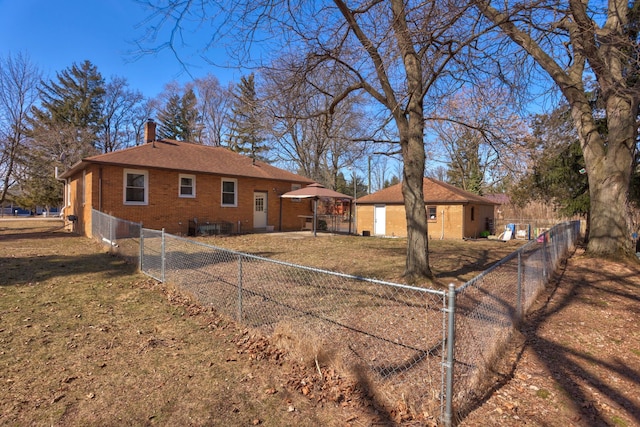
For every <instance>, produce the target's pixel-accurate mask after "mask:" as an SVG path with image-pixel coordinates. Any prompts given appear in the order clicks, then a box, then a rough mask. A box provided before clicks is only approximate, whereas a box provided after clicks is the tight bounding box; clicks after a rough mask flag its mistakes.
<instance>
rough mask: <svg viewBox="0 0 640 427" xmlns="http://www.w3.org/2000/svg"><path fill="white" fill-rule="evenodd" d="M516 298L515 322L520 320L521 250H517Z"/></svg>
mask: <svg viewBox="0 0 640 427" xmlns="http://www.w3.org/2000/svg"><path fill="white" fill-rule="evenodd" d="M516 297H517V298H518V300H517V301H516V323H520V321H521V320H522V314H523V313H522V251H521V250H518V293H517V296H516Z"/></svg>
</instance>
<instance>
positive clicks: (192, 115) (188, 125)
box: [158, 87, 200, 142]
mask: <svg viewBox="0 0 640 427" xmlns="http://www.w3.org/2000/svg"><path fill="white" fill-rule="evenodd" d="M158 121H159V126H158V136H159V137H160V138H165V139H176V140H179V141H190V142H199V141H198V139H199V138H198V133H199V127H200V113H199V112H198V99H197V98H196V94H195V92H194V91H193V88H190V87H189V88H187V89H186V91H185V92H184V94H182V96H180V95H179V94H178V93H172V94H171V95H169V98H168V99H167V102H166V104H165V105H164V107H163V108H162V109H160V111H159V112H158Z"/></svg>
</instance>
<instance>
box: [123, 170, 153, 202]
mask: <svg viewBox="0 0 640 427" xmlns="http://www.w3.org/2000/svg"><path fill="white" fill-rule="evenodd" d="M148 197H149V173H148V172H147V171H143V170H134V169H125V171H124V204H125V205H146V204H147V203H148V200H149V199H148Z"/></svg>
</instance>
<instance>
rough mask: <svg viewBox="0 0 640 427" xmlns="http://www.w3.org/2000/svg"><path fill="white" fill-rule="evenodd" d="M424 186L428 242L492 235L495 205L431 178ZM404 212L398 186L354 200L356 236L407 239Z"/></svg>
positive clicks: (400, 185)
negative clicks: (490, 233)
mask: <svg viewBox="0 0 640 427" xmlns="http://www.w3.org/2000/svg"><path fill="white" fill-rule="evenodd" d="M423 185H424V204H425V209H426V213H427V228H428V234H429V238H430V239H463V238H476V237H481V235H482V234H486V233H483V232H485V231H488V232H493V224H494V206H495V205H496V203H494V202H492V201H491V200H489V199H486V198H484V197H481V196H478V195H477V194H473V193H471V192H469V191H465V190H462V189H460V188H458V187H455V186H453V185H450V184H447V183H445V182H442V181H439V180H436V179H433V178H424V181H423ZM405 212H406V211H405V206H404V199H403V196H402V184H401V183H400V184H396V185H393V186H390V187H387V188H384V189H382V190H380V191H377V192H375V193H372V194H369V195H367V196H364V197H361V198H359V199H357V200H356V223H357V230H358V233H359V234H363V235H367V234H370V235H375V236H386V237H406V236H407V220H406V213H405Z"/></svg>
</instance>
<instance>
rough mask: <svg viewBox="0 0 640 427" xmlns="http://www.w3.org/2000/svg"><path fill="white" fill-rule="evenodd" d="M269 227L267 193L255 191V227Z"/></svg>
mask: <svg viewBox="0 0 640 427" xmlns="http://www.w3.org/2000/svg"><path fill="white" fill-rule="evenodd" d="M266 227H267V193H253V228H266Z"/></svg>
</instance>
